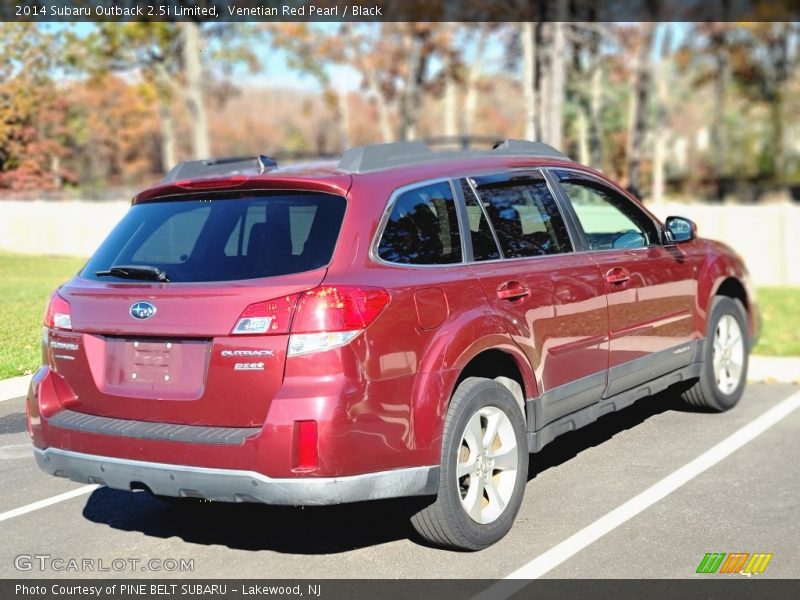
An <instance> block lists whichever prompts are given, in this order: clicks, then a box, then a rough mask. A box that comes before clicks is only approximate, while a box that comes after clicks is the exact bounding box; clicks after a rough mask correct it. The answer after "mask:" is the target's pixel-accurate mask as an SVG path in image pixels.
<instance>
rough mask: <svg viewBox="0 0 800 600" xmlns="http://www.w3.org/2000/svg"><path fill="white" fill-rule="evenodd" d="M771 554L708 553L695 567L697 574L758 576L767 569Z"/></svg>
mask: <svg viewBox="0 0 800 600" xmlns="http://www.w3.org/2000/svg"><path fill="white" fill-rule="evenodd" d="M771 560H772V554H768V553H766V552H754V553H753V554H750V553H749V552H730V553H727V554H726V553H725V552H708V553H706V555H705V556H704V557H703V560H701V561H700V564H699V565H698V566H697V571H696V572H697V573H705V574H709V573H719V574H723V573H727V574H734V573H736V574H741V575H758V574H759V573H763V572H764V570H765V569H766V568H767V565H768V564H769V561H771Z"/></svg>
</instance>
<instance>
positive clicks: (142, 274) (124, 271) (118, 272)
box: [94, 265, 169, 281]
mask: <svg viewBox="0 0 800 600" xmlns="http://www.w3.org/2000/svg"><path fill="white" fill-rule="evenodd" d="M94 274H95V275H97V276H98V277H121V278H122V279H144V280H146V281H169V277H167V274H166V272H165V271H162V270H161V269H159V268H158V267H151V266H150V265H117V266H115V267H111V268H110V269H109V270H108V271H95V273H94Z"/></svg>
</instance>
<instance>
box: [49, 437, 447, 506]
mask: <svg viewBox="0 0 800 600" xmlns="http://www.w3.org/2000/svg"><path fill="white" fill-rule="evenodd" d="M34 456H35V457H36V462H37V463H38V464H39V467H40V468H41V469H42V470H43V471H45V472H46V473H49V474H51V475H55V476H57V477H66V478H68V479H71V480H73V481H78V482H82V483H97V484H101V485H105V486H108V487H110V488H114V489H119V490H128V491H130V490H135V489H143V488H146V489H148V490H149V491H151V492H152V493H153V494H157V495H162V496H175V497H185V498H202V499H206V500H214V501H219V502H262V503H265V504H281V505H294V506H313V505H325V504H341V503H345V502H360V501H363V500H378V499H382V498H396V497H401V496H424V495H429V494H435V493H436V490H437V488H438V482H439V467H438V466H429V467H428V466H424V467H412V468H404V469H393V470H389V471H379V472H376V473H365V474H363V475H352V476H347V477H295V478H283V479H277V478H271V477H267V476H266V475H262V474H261V473H256V472H255V471H240V470H234V469H213V468H204V467H192V466H184V465H173V464H166V463H155V462H146V461H138V460H130V459H121V458H112V457H107V456H96V455H92V454H83V453H80V452H72V451H69V450H61V449H58V448H47V449H44V450H42V449H39V448H34Z"/></svg>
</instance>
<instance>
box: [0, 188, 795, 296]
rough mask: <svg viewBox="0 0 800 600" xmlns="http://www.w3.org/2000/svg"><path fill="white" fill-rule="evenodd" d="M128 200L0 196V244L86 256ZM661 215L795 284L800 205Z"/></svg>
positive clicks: (684, 209) (758, 271) (757, 275)
mask: <svg viewBox="0 0 800 600" xmlns="http://www.w3.org/2000/svg"><path fill="white" fill-rule="evenodd" d="M128 206H129V204H128V203H127V202H83V201H70V202H19V201H2V202H0V250H6V251H10V252H20V253H25V254H51V255H52V254H65V255H74V256H89V255H90V254H92V252H94V250H95V249H96V248H97V246H98V245H99V244H100V242H102V240H103V239H104V238H105V236H106V235H107V234H108V232H109V231H110V230H111V228H112V227H113V226H114V225H115V224H116V223H117V221H118V220H119V219H120V218H121V217H122V215H123V214H125V211H126V210H127V209H128ZM650 208H651V210H653V212H655V213H656V215H658V216H659V217H660V218H662V219H664V218H666V217H667V216H669V215H681V216H685V217H688V218H690V219H692V220H694V221H695V222H696V223H697V225H698V228H699V231H700V235H701V236H703V237H709V238H713V239H718V240H721V241H723V242H726V243H727V244H729V245H730V246H732V247H733V248H735V249H736V250H737V251H738V252H739V253H740V254H741V255H742V256H743V257H744V258H745V260H746V262H747V264H748V266H749V268H750V272H751V274H752V278H753V281H754V282H755V283H756V284H758V285H800V206H794V205H791V204H769V205H760V206H740V205H725V206H716V205H706V204H660V205H653V206H650Z"/></svg>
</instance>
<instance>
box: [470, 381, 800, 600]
mask: <svg viewBox="0 0 800 600" xmlns="http://www.w3.org/2000/svg"><path fill="white" fill-rule="evenodd" d="M797 408H800V392H797V393H795V394H793V395H791V396H789V397H788V398H786V399H785V400H783V401H782V402H780V403H779V404H777V405H775V406H774V407H772V408H771V409H769V410H768V411H766V412H765V413H764V414H762V415H760V416H759V417H756V418H755V419H754V420H752V421H750V423H748V424H747V425H745V426H743V427H742V428H740V429H738V430H737V431H736V432H734V433H733V434H731V435H730V436H728V437H727V438H725V439H724V440H722V441H721V442H720V443H718V444H717V445H715V446H713V447H712V448H710V449H709V450H707V451H706V452H704V453H703V454H701V455H700V456H698V457H697V458H695V459H694V460H692V461H691V462H689V463H687V464H685V465H683V466H682V467H681V468H679V469H678V470H677V471H674V472H673V473H671V474H669V475H667V476H666V477H664V478H663V479H661V480H660V481H658V482H657V483H655V484H654V485H652V486H651V487H649V488H648V489H646V490H645V491H643V492H642V493H641V494H639V495H637V496H634V497H633V498H631V499H630V500H628V501H627V502H625V503H624V504H622V505H621V506H619V507H617V508H615V509H614V510H612V511H611V512H609V513H607V514H605V515H604V516H602V517H600V518H599V519H597V520H596V521H595V522H594V523H592V524H590V525H588V526H586V527H584V528H583V529H581V530H580V531H578V532H577V533H575V534H573V535H572V536H570V537H568V538H567V539H565V540H564V541H563V542H560V543H559V544H556V545H555V546H553V547H552V548H550V550H548V551H547V552H544V553H543V554H540V555H539V556H537V557H536V558H534V559H533V560H531V561H530V562H528V563H526V564H524V565H523V566H522V567H520V568H519V569H517V570H516V571H514V572H513V573H510V574H509V575H507V576H506V577H505V579H518V580H522V579H538V578H539V577H542V576H543V575H545V574H546V573H548V572H549V571H551V570H552V569H554V568H555V567H557V566H558V565H560V564H561V563H563V562H564V561H566V560H567V559H569V558H570V557H572V556H574V555H575V554H577V553H578V552H580V551H581V550H582V549H584V548H586V547H587V546H588V545H589V544H591V543H593V542H595V541H597V540H598V539H600V538H601V537H603V536H604V535H605V534H607V533H609V532H610V531H612V530H613V529H615V528H616V527H619V526H620V525H622V524H623V523H625V522H626V521H628V520H629V519H631V518H632V517H634V516H636V515H638V514H639V513H640V512H642V511H643V510H645V509H646V508H648V507H649V506H652V505H653V504H655V503H656V502H658V501H659V500H661V499H662V498H664V497H665V496H667V495H669V494H671V493H672V492H674V491H675V490H677V489H678V488H680V487H681V486H683V485H684V484H686V483H687V482H689V481H691V480H692V479H694V478H695V477H697V476H698V475H700V474H701V473H703V472H704V471H706V470H708V469H709V468H711V467H713V466H714V465H716V464H717V463H718V462H720V461H721V460H723V459H725V458H726V457H728V456H730V455H731V454H733V453H734V452H735V451H736V450H738V449H739V448H741V447H742V446H744V445H745V444H747V443H748V442H750V441H752V440H754V439H755V438H757V437H758V436H759V435H761V434H762V433H764V432H765V431H766V430H767V429H769V428H770V427H772V426H773V425H775V424H776V423H778V422H779V421H781V420H783V419H784V418H786V417H787V416H789V415H790V414H791V413H792V412H794V411H795V410H797ZM525 585H526V584H525V583H524V582H522V581H520V582H519V583H518V584H517V585H514V584H513V583H511V582H500V583H498V584H496V585H495V586H492V587H491V588H489V589H488V590H486V591H485V592H484V593H482V594H480V595H479V596H477V598H487V599H488V598H496V597H501V596H502V597H508V596H510V595H512V594H514V593H516V592H517V591H519V590H520V589H522V588H523V587H524V586H525Z"/></svg>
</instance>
